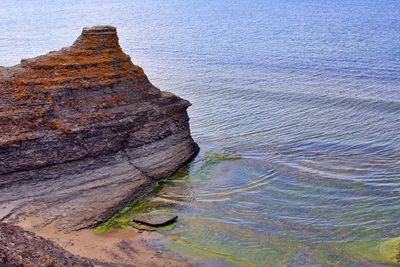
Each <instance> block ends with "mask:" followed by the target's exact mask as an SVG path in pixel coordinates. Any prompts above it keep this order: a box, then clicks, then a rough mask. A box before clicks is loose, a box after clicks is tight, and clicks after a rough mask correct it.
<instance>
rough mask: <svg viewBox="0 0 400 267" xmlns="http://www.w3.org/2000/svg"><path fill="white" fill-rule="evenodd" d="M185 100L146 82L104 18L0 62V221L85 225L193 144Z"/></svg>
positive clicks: (162, 173)
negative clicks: (75, 34) (39, 50)
mask: <svg viewBox="0 0 400 267" xmlns="http://www.w3.org/2000/svg"><path fill="white" fill-rule="evenodd" d="M189 106H190V103H189V102H188V101H186V100H183V99H181V98H179V97H177V96H175V95H174V94H172V93H169V92H162V91H160V90H159V89H157V88H156V87H154V86H153V85H152V84H151V83H150V82H149V80H148V79H147V77H146V75H145V74H144V72H143V69H142V68H140V67H138V66H136V65H134V64H133V63H132V62H131V59H130V57H129V56H128V55H126V54H124V53H123V51H122V50H121V48H120V46H119V43H118V36H117V32H116V29H115V28H114V27H111V26H98V27H93V28H84V29H83V31H82V34H81V36H80V37H79V38H78V39H77V40H76V41H75V43H74V44H73V45H72V46H71V47H68V48H64V49H61V50H60V51H57V52H50V53H49V54H47V55H44V56H39V57H36V58H33V59H24V60H22V61H21V64H19V65H16V66H13V67H7V68H5V67H1V68H0V220H5V221H8V222H12V223H18V222H20V221H23V220H24V219H26V218H40V219H41V220H42V223H43V224H49V223H53V222H55V223H56V225H57V227H59V228H60V229H63V230H76V229H81V228H85V227H89V226H93V225H95V224H97V223H99V222H102V221H104V220H106V219H108V218H110V217H111V216H112V215H113V214H114V213H115V212H116V211H117V210H118V209H120V208H121V207H122V206H124V205H126V204H127V203H128V202H130V201H132V200H134V199H135V198H137V197H138V196H139V195H141V194H143V192H145V191H146V190H148V189H149V187H150V186H151V185H152V184H153V183H154V182H155V180H158V179H161V178H165V177H167V176H169V175H171V174H172V173H174V172H175V171H176V170H177V169H178V168H179V167H180V166H182V165H183V164H184V163H185V162H187V161H188V160H190V159H191V158H192V157H193V156H194V154H195V153H196V152H197V145H196V144H195V142H194V141H193V139H192V138H191V136H190V130H189V123H188V122H189V118H188V115H187V112H186V109H187V108H188V107H189Z"/></svg>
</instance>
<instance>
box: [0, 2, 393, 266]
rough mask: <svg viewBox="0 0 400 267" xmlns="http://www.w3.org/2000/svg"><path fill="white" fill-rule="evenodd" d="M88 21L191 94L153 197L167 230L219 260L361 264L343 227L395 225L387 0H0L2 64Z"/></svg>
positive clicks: (371, 233)
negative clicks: (187, 154)
mask: <svg viewBox="0 0 400 267" xmlns="http://www.w3.org/2000/svg"><path fill="white" fill-rule="evenodd" d="M97 24H112V25H114V26H116V27H117V28H118V32H119V36H120V43H121V46H122V47H123V49H124V51H125V52H126V53H128V54H129V55H131V56H132V58H133V61H134V63H135V64H138V65H140V66H142V67H143V68H144V70H145V72H146V73H147V75H148V76H149V78H150V80H151V81H152V82H153V84H155V85H156V86H158V87H160V88H161V89H163V90H168V91H172V92H174V93H176V94H178V95H180V96H182V97H184V98H186V99H188V100H190V101H191V102H192V104H193V106H192V107H191V108H190V117H191V129H192V133H193V136H194V138H195V139H196V141H198V142H199V144H200V146H201V147H202V153H201V154H200V156H199V157H198V158H197V159H196V160H195V162H194V163H193V164H192V165H190V167H189V169H188V170H187V173H186V174H185V175H183V178H182V177H180V179H176V180H172V182H170V183H168V184H167V185H165V188H164V190H161V192H160V194H159V195H157V196H155V198H154V201H161V202H165V203H173V204H174V206H173V209H175V210H177V211H178V212H179V213H180V214H181V217H182V220H181V223H180V224H178V227H177V228H176V229H175V230H174V232H173V234H172V235H173V236H174V237H173V239H174V240H179V241H180V242H181V243H182V242H184V243H185V242H186V243H185V244H188V246H189V245H192V246H193V247H201V248H207V251H208V252H210V253H211V254H212V252H216V254H217V255H216V256H215V257H216V258H218V257H222V258H223V259H224V260H225V261H224V262H225V263H226V262H231V263H232V262H234V263H236V264H243V265H251V264H255V265H257V266H315V265H317V266H320V265H318V264H322V265H321V266H350V265H351V264H353V265H351V266H359V264H361V263H360V262H357V263H354V262H352V260H353V258H352V257H353V254H354V253H355V252H354V251H356V252H357V251H358V250H357V246H355V247H356V248H354V243H357V242H375V241H376V240H382V239H383V240H384V239H385V238H396V237H400V163H399V160H400V135H399V133H400V1H397V0H344V1H327V0H264V1H261V0H253V1H244V0H243V1H240V0H237V1H235V0H231V1H228V0H218V1H208V0H206V1H204V0H203V1H195V0H173V1H162V0H155V1H135V0H132V1H129V0H123V1H110V0H107V1H82V0H80V1H33V0H30V1H29V0H28V1H12V0H2V1H1V2H0V29H1V31H0V32H1V35H0V65H4V66H11V65H14V64H17V63H19V60H20V59H21V58H27V57H33V56H37V55H40V54H44V53H47V52H48V51H51V50H58V49H60V48H61V47H63V46H68V45H70V44H71V43H72V42H73V41H74V40H75V38H76V37H77V36H78V35H79V34H80V32H81V29H82V27H84V26H91V25H97ZM216 153H218V154H216ZM221 155H225V156H227V157H228V158H227V159H225V160H223V158H222V156H221ZM229 157H235V158H236V160H228V159H229ZM181 176H182V175H181ZM174 181H175V182H174ZM376 242H378V241H376ZM322 244H324V245H327V246H329V249H325V250H332V251H335V252H334V253H333V252H332V253H333V254H334V255H333V256H332V255H328V256H327V255H325V254H324V253H321V252H319V251H318V249H316V247H321V246H322ZM299 247H302V248H304V247H307V248H306V249H305V250H304V249H301V248H300V249H299ZM180 249H182V248H180ZM192 252H193V251H192ZM350 252H351V253H350ZM218 253H219V254H218ZM349 253H350V254H352V255H351V257H350V259H347V258H346V257H347V256H348V255H347V254H349ZM199 254H201V255H203V254H204V253H203V254H202V253H199ZM206 254H207V253H206ZM356 254H357V253H356ZM221 255H223V256H221ZM321 255H322V256H321ZM203 256H204V255H203ZM367 258H368V257H367ZM280 259H284V260H280ZM363 260H365V259H363ZM366 260H367V261H370V262H372V260H371V259H366ZM210 264H211V263H210ZM213 264H221V263H220V262H219V263H215V262H214V263H213ZM222 264H223V263H222ZM226 264H228V263H226ZM313 264H314V265H313Z"/></svg>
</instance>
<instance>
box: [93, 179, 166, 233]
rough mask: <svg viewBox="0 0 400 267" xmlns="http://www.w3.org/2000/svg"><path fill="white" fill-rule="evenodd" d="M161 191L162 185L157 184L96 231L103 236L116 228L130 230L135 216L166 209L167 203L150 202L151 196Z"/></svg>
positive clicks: (95, 229)
mask: <svg viewBox="0 0 400 267" xmlns="http://www.w3.org/2000/svg"><path fill="white" fill-rule="evenodd" d="M159 190H160V183H156V184H155V185H154V186H153V188H152V190H151V191H150V192H149V193H148V194H146V195H144V196H142V197H140V198H138V199H137V200H136V201H135V202H133V203H132V204H130V205H128V206H126V207H125V208H123V209H122V210H121V211H120V212H119V213H117V214H116V215H114V216H113V217H112V218H111V219H109V220H108V221H106V222H105V223H103V224H101V225H100V226H97V227H96V228H94V231H95V232H96V233H98V234H102V233H106V232H109V231H111V230H113V229H116V228H120V229H125V228H128V227H130V226H131V224H132V217H133V216H134V215H139V214H146V213H149V212H150V211H152V210H156V209H157V208H160V207H165V203H160V202H157V201H148V199H149V196H151V195H153V194H155V193H156V192H158V191H159Z"/></svg>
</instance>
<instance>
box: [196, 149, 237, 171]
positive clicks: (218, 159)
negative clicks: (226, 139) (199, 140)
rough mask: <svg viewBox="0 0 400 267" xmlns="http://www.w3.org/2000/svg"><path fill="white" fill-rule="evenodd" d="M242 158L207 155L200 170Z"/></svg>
mask: <svg viewBox="0 0 400 267" xmlns="http://www.w3.org/2000/svg"><path fill="white" fill-rule="evenodd" d="M239 159H241V157H239V156H229V155H225V154H221V153H216V152H212V153H206V154H205V155H204V161H203V164H202V165H201V167H200V169H204V168H207V167H209V166H211V165H214V164H217V163H219V162H222V161H227V160H239Z"/></svg>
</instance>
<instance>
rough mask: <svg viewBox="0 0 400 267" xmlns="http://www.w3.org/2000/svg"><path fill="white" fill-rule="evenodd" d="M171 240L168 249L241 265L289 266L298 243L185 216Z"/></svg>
mask: <svg viewBox="0 0 400 267" xmlns="http://www.w3.org/2000/svg"><path fill="white" fill-rule="evenodd" d="M182 223H183V224H187V225H186V226H184V227H182V224H180V226H179V227H177V228H176V230H174V231H173V233H169V234H168V237H169V239H170V240H171V241H172V242H171V243H169V244H168V249H169V250H171V251H173V252H175V253H178V254H183V255H188V256H192V257H196V258H200V259H205V260H209V261H219V262H221V261H224V262H226V263H228V264H231V265H235V266H236V265H238V266H274V267H279V266H287V265H288V264H289V263H290V262H291V261H292V259H293V257H294V256H295V255H296V254H297V253H298V251H299V249H300V248H301V246H300V245H299V244H296V243H293V242H290V241H285V240H282V239H279V238H276V237H274V236H271V235H266V234H263V233H259V232H257V233H255V232H252V231H251V230H249V229H247V228H245V227H242V226H240V225H236V224H226V223H222V222H218V221H209V220H204V219H202V218H189V217H183V218H182Z"/></svg>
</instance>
